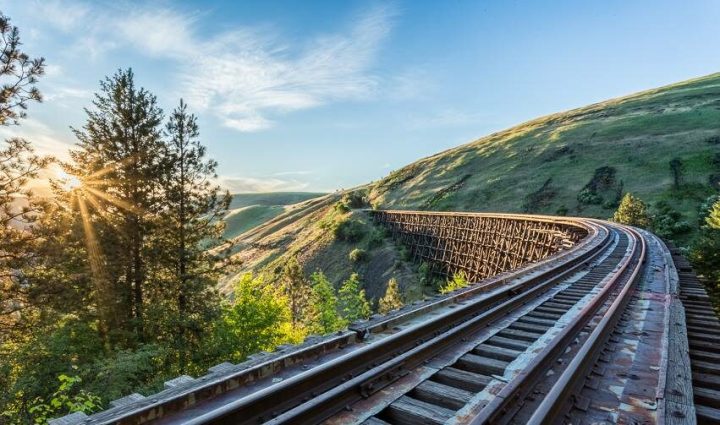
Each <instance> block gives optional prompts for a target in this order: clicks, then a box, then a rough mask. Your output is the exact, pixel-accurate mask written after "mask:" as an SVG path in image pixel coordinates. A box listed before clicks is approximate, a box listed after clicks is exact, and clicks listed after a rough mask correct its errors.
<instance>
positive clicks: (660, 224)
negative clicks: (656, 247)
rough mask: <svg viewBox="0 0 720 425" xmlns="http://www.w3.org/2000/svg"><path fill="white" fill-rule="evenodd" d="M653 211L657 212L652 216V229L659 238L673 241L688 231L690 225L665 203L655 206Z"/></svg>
mask: <svg viewBox="0 0 720 425" xmlns="http://www.w3.org/2000/svg"><path fill="white" fill-rule="evenodd" d="M655 209H656V211H657V212H656V213H655V215H654V216H653V220H652V221H653V223H652V227H653V231H654V232H655V233H657V234H658V235H659V236H662V237H664V238H670V239H673V238H675V237H676V236H678V235H681V234H683V233H687V232H688V231H690V229H691V226H690V223H688V222H687V221H686V220H684V219H683V216H682V214H680V213H679V212H678V211H677V210H675V209H674V208H673V207H672V206H671V205H670V204H669V203H667V202H666V201H660V202H658V203H657V204H655Z"/></svg>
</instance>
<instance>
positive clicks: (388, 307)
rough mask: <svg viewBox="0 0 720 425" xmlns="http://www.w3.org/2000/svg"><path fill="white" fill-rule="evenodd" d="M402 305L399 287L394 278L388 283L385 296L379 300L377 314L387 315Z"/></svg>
mask: <svg viewBox="0 0 720 425" xmlns="http://www.w3.org/2000/svg"><path fill="white" fill-rule="evenodd" d="M403 305H404V303H403V300H402V295H401V294H400V287H399V285H398V282H397V279H395V278H394V277H393V278H391V279H390V280H389V281H388V284H387V289H386V290H385V296H383V297H382V298H380V302H379V305H378V312H379V313H380V314H388V313H389V312H391V311H393V310H397V309H399V308H400V307H402V306H403Z"/></svg>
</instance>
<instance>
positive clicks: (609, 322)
mask: <svg viewBox="0 0 720 425" xmlns="http://www.w3.org/2000/svg"><path fill="white" fill-rule="evenodd" d="M627 230H628V231H630V232H631V233H633V234H634V235H635V237H636V238H637V239H639V240H640V241H641V252H640V259H639V260H638V267H636V268H635V269H634V270H633V272H632V274H631V275H630V277H628V283H627V284H626V285H625V286H624V287H623V289H622V292H621V293H620V294H618V296H617V297H616V298H615V300H614V301H613V303H612V305H611V306H610V308H609V309H608V311H607V312H606V313H605V316H604V317H603V318H602V320H601V321H600V323H598V325H597V326H596V327H595V329H594V330H593V332H592V333H591V334H590V336H589V337H588V338H587V339H586V340H585V342H584V343H583V345H582V347H581V348H580V350H579V351H578V352H577V354H576V355H575V356H574V357H573V359H572V361H571V362H570V364H569V365H568V366H567V368H566V369H565V370H564V371H563V373H562V374H561V375H560V378H559V379H558V380H557V381H556V382H555V385H553V387H552V388H551V389H550V392H548V394H547V395H546V396H545V398H544V399H543V401H542V403H540V406H538V408H537V409H536V410H535V412H534V413H533V415H532V416H531V417H530V420H529V421H528V425H541V424H548V423H553V422H554V421H555V420H556V419H557V417H558V416H559V415H560V414H561V413H562V411H563V407H564V406H565V405H566V403H567V402H568V401H569V400H570V396H571V394H572V393H573V392H574V391H576V390H577V389H578V387H579V386H580V385H581V384H582V383H583V382H585V379H586V377H587V375H588V373H589V371H590V369H591V368H592V366H593V364H594V363H595V362H596V361H597V359H598V357H599V355H600V353H599V351H600V348H602V346H603V345H604V344H605V343H606V342H607V340H608V339H609V338H610V334H611V333H612V331H613V329H614V328H615V326H616V325H617V323H618V321H619V320H620V316H622V313H623V311H624V310H625V308H626V307H627V305H628V303H629V302H630V291H631V290H632V288H633V287H634V284H635V279H636V278H637V276H638V274H639V273H640V270H641V268H642V263H643V260H644V258H645V253H646V244H645V238H643V237H642V235H640V234H639V233H638V232H636V231H635V230H633V229H630V228H627Z"/></svg>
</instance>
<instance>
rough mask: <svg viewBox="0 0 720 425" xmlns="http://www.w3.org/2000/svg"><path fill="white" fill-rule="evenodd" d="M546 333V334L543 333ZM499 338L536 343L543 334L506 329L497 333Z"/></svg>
mask: <svg viewBox="0 0 720 425" xmlns="http://www.w3.org/2000/svg"><path fill="white" fill-rule="evenodd" d="M543 333H544V332H543ZM497 334H498V335H499V336H502V337H505V338H511V339H519V340H521V341H528V342H535V341H537V339H538V338H540V336H541V335H542V334H539V333H535V332H525V331H518V330H515V329H509V328H505V329H503V330H501V331H500V332H498V333H497Z"/></svg>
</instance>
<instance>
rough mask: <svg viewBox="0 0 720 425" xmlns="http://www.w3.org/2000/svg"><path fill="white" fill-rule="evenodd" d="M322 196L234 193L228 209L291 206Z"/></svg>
mask: <svg viewBox="0 0 720 425" xmlns="http://www.w3.org/2000/svg"><path fill="white" fill-rule="evenodd" d="M323 195H325V194H324V193H312V192H265V193H235V194H233V195H232V201H231V202H230V209H231V210H232V209H236V208H243V207H249V206H251V205H265V206H274V205H291V204H297V203H298V202H302V201H307V200H308V199H312V198H317V197H318V196H323Z"/></svg>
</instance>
